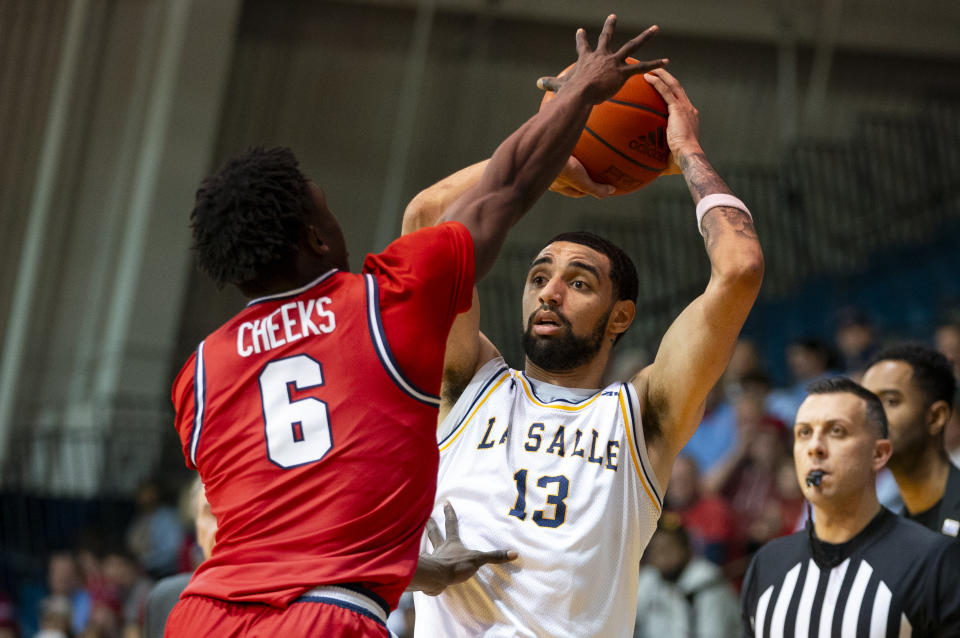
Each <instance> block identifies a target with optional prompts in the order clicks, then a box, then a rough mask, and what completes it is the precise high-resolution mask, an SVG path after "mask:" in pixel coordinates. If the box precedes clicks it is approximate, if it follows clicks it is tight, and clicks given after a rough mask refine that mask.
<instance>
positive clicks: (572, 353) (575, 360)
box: [523, 306, 613, 372]
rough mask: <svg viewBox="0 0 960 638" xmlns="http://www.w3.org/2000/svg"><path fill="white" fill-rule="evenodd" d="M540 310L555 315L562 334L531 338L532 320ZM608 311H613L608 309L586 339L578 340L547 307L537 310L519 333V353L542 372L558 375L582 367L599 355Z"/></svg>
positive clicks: (560, 318)
mask: <svg viewBox="0 0 960 638" xmlns="http://www.w3.org/2000/svg"><path fill="white" fill-rule="evenodd" d="M540 310H549V311H550V312H551V313H553V314H554V315H556V317H557V321H559V322H560V325H561V326H562V327H563V329H564V330H563V333H562V334H560V335H559V336H554V337H539V336H537V335H534V334H533V318H534V316H536V314H537V312H539V311H540ZM612 311H613V308H610V309H609V310H607V312H606V313H605V314H604V315H603V317H601V318H600V320H599V321H597V325H596V326H594V328H593V333H592V334H591V335H590V336H587V337H578V336H577V335H575V334H573V326H572V325H571V324H570V321H569V320H568V319H567V318H566V317H564V316H563V315H562V314H560V312H559V311H557V310H556V309H555V308H551V307H549V306H542V307H541V308H537V310H535V311H534V312H532V313H530V318H529V319H527V329H526V330H524V332H523V351H524V353H526V355H527V358H528V359H529V360H530V361H531V362H533V363H534V364H535V365H537V366H538V367H540V368H542V369H543V370H551V371H557V372H559V371H563V370H572V369H574V368H577V367H579V366H582V365H583V364H585V363H587V362H589V361H590V360H591V359H593V357H595V356H596V354H597V352H599V351H600V346H601V345H603V337H604V334H605V333H606V331H607V320H608V319H609V318H610V313H611V312H612Z"/></svg>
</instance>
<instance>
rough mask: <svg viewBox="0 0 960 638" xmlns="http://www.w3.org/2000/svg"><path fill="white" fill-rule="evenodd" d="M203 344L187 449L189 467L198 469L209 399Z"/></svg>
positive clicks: (196, 366) (196, 364)
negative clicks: (204, 416) (198, 453)
mask: <svg viewBox="0 0 960 638" xmlns="http://www.w3.org/2000/svg"><path fill="white" fill-rule="evenodd" d="M203 344H204V342H203V341H201V342H200V345H199V346H197V358H196V361H195V362H194V371H193V392H194V395H193V427H191V428H190V446H189V448H188V449H187V453H188V454H187V466H188V467H189V468H190V469H192V470H193V469H197V449H198V448H199V447H200V435H201V434H202V432H203V415H204V408H205V407H206V399H207V369H206V367H205V366H204V364H203Z"/></svg>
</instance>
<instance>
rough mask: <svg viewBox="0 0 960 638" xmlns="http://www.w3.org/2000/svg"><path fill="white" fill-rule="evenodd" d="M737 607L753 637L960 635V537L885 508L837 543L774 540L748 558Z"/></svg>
mask: <svg viewBox="0 0 960 638" xmlns="http://www.w3.org/2000/svg"><path fill="white" fill-rule="evenodd" d="M742 609H743V622H744V635H745V636H751V637H752V636H755V637H756V638H833V637H841V638H892V637H894V636H897V637H907V636H913V637H915V638H918V637H921V636H937V637H940V636H943V637H947V636H960V543H952V542H950V540H948V539H947V538H946V537H944V536H941V535H939V534H934V533H932V532H930V531H929V530H927V529H925V528H924V527H923V526H921V525H918V524H916V523H914V522H912V521H908V520H905V519H902V518H899V517H897V516H896V515H894V514H893V513H891V512H890V511H888V510H886V509H884V510H882V511H881V512H880V514H878V515H877V516H876V517H875V518H874V519H873V520H872V521H871V522H870V524H868V525H867V526H866V527H865V528H864V529H863V531H861V532H860V533H859V534H857V535H856V536H855V537H854V538H852V539H851V540H850V541H848V542H846V543H843V544H840V545H831V544H828V543H823V542H822V541H818V540H816V539H813V538H811V534H810V533H809V532H808V531H804V532H798V533H796V534H793V535H792V536H787V537H784V538H778V539H776V540H774V541H771V542H770V543H768V544H767V545H764V546H763V547H762V548H761V549H760V551H758V552H757V554H756V556H754V558H753V561H751V563H750V569H749V570H748V571H747V576H746V579H745V580H744V584H743V596H742Z"/></svg>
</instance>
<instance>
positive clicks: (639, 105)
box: [607, 100, 667, 118]
mask: <svg viewBox="0 0 960 638" xmlns="http://www.w3.org/2000/svg"><path fill="white" fill-rule="evenodd" d="M607 102H610V103H611V104H619V105H620V106H629V107H630V108H632V109H640V110H641V111H647V112H648V113H653V114H654V115H659V116H660V117H662V118H666V117H667V114H666V113H661V112H660V111H658V110H656V109H652V108H650V107H649V106H644V105H642V104H634V103H633V102H623V101H621V100H607Z"/></svg>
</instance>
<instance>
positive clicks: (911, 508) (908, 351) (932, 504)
mask: <svg viewBox="0 0 960 638" xmlns="http://www.w3.org/2000/svg"><path fill="white" fill-rule="evenodd" d="M863 385H864V387H866V388H867V389H868V390H870V391H871V392H873V393H874V394H876V395H877V396H879V397H880V401H881V402H882V403H883V409H884V412H885V413H886V415H887V421H888V422H889V424H890V441H891V443H892V445H893V455H892V456H891V457H890V460H889V461H888V462H887V465H888V466H889V468H890V470H891V471H892V472H893V477H894V478H895V479H896V481H897V485H898V486H899V488H900V495H901V497H902V498H903V503H904V505H905V506H906V514H907V517H908V518H911V519H913V520H915V521H917V522H918V523H920V524H921V525H923V526H924V527H927V528H928V529H930V530H933V531H935V532H940V533H941V534H945V535H947V536H950V537H952V538H958V537H960V468H958V467H956V466H955V465H953V464H952V463H950V460H949V459H948V458H947V455H946V452H945V451H944V449H943V429H944V426H946V424H947V422H948V421H949V420H950V413H951V410H952V409H953V399H954V394H955V392H956V379H955V377H954V376H953V369H952V367H951V365H950V362H949V361H947V358H946V357H944V356H943V355H942V354H940V353H939V352H937V351H936V350H933V349H931V348H927V347H926V346H922V345H919V344H910V343H906V344H900V345H895V346H891V347H889V348H886V349H884V350H883V351H882V352H880V354H878V355H877V358H876V360H875V361H874V363H872V364H871V365H870V367H869V368H867V372H866V374H865V375H864V376H863Z"/></svg>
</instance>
